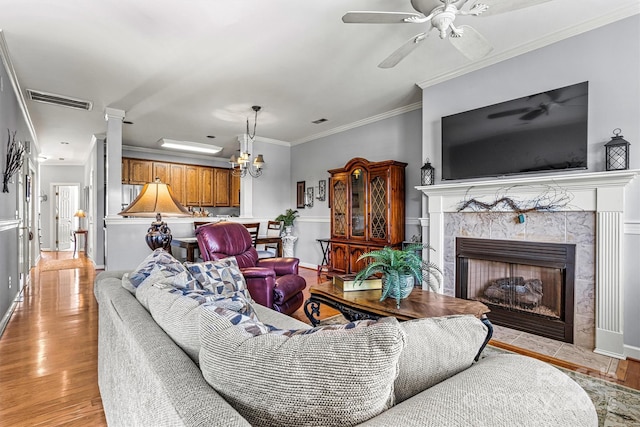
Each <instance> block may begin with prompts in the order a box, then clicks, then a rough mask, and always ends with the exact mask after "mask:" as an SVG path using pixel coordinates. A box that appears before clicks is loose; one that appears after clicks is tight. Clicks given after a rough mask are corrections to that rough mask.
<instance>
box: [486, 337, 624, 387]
mask: <svg viewBox="0 0 640 427" xmlns="http://www.w3.org/2000/svg"><path fill="white" fill-rule="evenodd" d="M492 339H493V340H495V341H500V342H502V343H505V344H510V345H513V346H515V347H519V348H522V349H525V350H529V351H533V352H535V353H539V354H543V355H545V356H549V357H553V358H556V359H560V360H564V361H566V362H570V363H573V364H576V365H579V366H584V367H585V368H590V369H592V370H595V371H598V372H600V373H601V374H603V375H607V376H615V374H616V370H617V369H618V362H619V360H618V359H615V358H613V357H608V356H602V355H600V354H596V353H594V352H593V351H590V350H588V349H586V348H584V347H579V346H577V345H574V344H569V343H565V342H561V341H556V340H552V339H550V338H545V337H541V336H538V335H533V334H530V333H527V332H521V331H516V330H515V329H510V328H505V327H504V326H497V325H494V330H493V338H492Z"/></svg>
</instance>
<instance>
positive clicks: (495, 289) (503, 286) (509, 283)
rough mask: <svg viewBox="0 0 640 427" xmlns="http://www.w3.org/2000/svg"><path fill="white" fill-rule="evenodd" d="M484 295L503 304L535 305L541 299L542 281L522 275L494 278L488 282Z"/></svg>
mask: <svg viewBox="0 0 640 427" xmlns="http://www.w3.org/2000/svg"><path fill="white" fill-rule="evenodd" d="M484 295H485V296H486V297H487V298H489V299H491V300H493V301H496V302H500V303H503V304H510V305H519V306H523V307H529V308H531V307H537V306H538V305H539V304H540V301H542V281H541V280H540V279H528V280H525V279H524V278H523V277H505V278H501V279H496V280H493V281H491V282H490V283H489V286H488V287H487V289H485V291H484Z"/></svg>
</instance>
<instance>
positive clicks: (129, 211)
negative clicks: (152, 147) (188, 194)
mask: <svg viewBox="0 0 640 427" xmlns="http://www.w3.org/2000/svg"><path fill="white" fill-rule="evenodd" d="M118 215H122V216H138V217H142V218H149V217H155V218H156V220H155V221H154V222H152V223H151V227H149V230H147V235H146V237H145V240H146V241H147V245H149V247H150V248H151V250H152V251H153V250H156V249H158V248H163V249H164V250H166V251H168V252H169V251H170V246H171V240H172V239H173V237H172V236H171V229H170V228H169V227H168V226H167V224H166V223H165V222H164V221H163V220H162V215H167V216H191V212H189V211H188V210H187V209H185V207H184V206H182V205H181V204H180V202H178V201H177V200H176V199H175V197H173V193H172V192H171V187H169V186H168V185H167V184H163V183H162V182H161V181H160V179H158V178H156V180H155V181H154V182H151V183H149V184H145V185H144V187H142V191H141V192H140V194H139V195H138V197H136V198H135V200H134V201H133V202H131V204H130V205H129V206H127V207H126V209H125V210H123V211H122V212H120V213H119V214H118Z"/></svg>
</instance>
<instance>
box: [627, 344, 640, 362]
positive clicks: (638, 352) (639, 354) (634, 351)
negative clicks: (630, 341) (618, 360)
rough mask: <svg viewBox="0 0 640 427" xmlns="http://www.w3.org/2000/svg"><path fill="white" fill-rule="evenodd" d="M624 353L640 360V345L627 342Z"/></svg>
mask: <svg viewBox="0 0 640 427" xmlns="http://www.w3.org/2000/svg"><path fill="white" fill-rule="evenodd" d="M624 354H625V356H627V357H630V358H632V359H636V360H640V347H635V346H632V345H627V344H625V345H624Z"/></svg>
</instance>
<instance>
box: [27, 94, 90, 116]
mask: <svg viewBox="0 0 640 427" xmlns="http://www.w3.org/2000/svg"><path fill="white" fill-rule="evenodd" d="M27 95H29V99H30V100H32V101H36V102H42V103H45V104H52V105H60V106H62V107H69V108H75V109H76V110H85V111H91V108H93V104H92V103H91V102H90V101H85V100H83V99H76V98H69V97H68V96H64V95H56V94H53V93H47V92H40V91H37V90H31V89H27Z"/></svg>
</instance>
